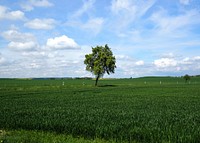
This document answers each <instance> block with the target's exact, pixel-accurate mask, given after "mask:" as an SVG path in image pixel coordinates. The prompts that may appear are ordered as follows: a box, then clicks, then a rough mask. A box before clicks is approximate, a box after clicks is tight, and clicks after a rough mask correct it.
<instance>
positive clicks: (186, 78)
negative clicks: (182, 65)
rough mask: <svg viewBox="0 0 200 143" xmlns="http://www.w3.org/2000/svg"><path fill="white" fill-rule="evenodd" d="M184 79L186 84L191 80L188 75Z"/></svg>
mask: <svg viewBox="0 0 200 143" xmlns="http://www.w3.org/2000/svg"><path fill="white" fill-rule="evenodd" d="M183 78H184V79H185V82H187V81H188V80H190V76H189V75H188V74H186V75H184V76H183Z"/></svg>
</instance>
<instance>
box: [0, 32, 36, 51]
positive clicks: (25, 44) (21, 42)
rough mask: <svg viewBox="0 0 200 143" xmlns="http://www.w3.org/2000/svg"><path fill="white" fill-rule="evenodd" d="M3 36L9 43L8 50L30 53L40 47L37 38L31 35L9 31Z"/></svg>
mask: <svg viewBox="0 0 200 143" xmlns="http://www.w3.org/2000/svg"><path fill="white" fill-rule="evenodd" d="M1 36H2V37H3V38H5V39H6V40H8V41H9V44H8V48H10V49H12V50H15V51H30V50H34V49H36V48H37V47H38V44H37V41H36V39H35V37H34V36H33V35H32V34H30V33H21V32H19V31H17V30H8V31H5V32H3V33H2V34H1Z"/></svg>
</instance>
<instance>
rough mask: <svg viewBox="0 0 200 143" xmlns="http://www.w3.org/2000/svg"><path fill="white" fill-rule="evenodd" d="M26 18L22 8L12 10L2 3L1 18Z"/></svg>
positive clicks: (0, 8) (0, 7)
mask: <svg viewBox="0 0 200 143" xmlns="http://www.w3.org/2000/svg"><path fill="white" fill-rule="evenodd" d="M24 18H25V16H24V13H23V12H22V11H20V10H16V11H10V10H9V9H8V8H7V7H4V6H1V5H0V20H1V19H8V20H23V19H24Z"/></svg>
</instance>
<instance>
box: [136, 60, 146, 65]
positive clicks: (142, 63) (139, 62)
mask: <svg viewBox="0 0 200 143" xmlns="http://www.w3.org/2000/svg"><path fill="white" fill-rule="evenodd" d="M135 64H136V65H137V66H143V65H144V61H142V60H140V61H137V62H136V63H135Z"/></svg>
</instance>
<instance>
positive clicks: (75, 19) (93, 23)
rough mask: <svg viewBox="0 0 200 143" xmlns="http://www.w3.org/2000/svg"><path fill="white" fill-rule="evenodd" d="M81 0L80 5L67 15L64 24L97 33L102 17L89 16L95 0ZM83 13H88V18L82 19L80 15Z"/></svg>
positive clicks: (102, 21) (100, 26) (102, 22)
mask: <svg viewBox="0 0 200 143" xmlns="http://www.w3.org/2000/svg"><path fill="white" fill-rule="evenodd" d="M83 2H84V3H83V5H82V7H81V8H80V9H78V10H77V11H75V12H74V13H73V14H71V15H70V16H69V18H68V21H67V22H66V25H67V26H71V27H75V28H77V27H78V28H80V29H81V30H83V31H86V32H89V33H92V34H93V35H97V34H98V33H99V32H100V31H101V30H102V27H103V24H104V18H102V17H92V16H91V14H90V13H92V10H91V9H92V8H93V7H94V3H95V0H86V1H83ZM84 14H86V15H88V19H87V20H85V21H82V20H81V19H82V18H81V17H82V16H83V15H84ZM92 15H93V14H92Z"/></svg>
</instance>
